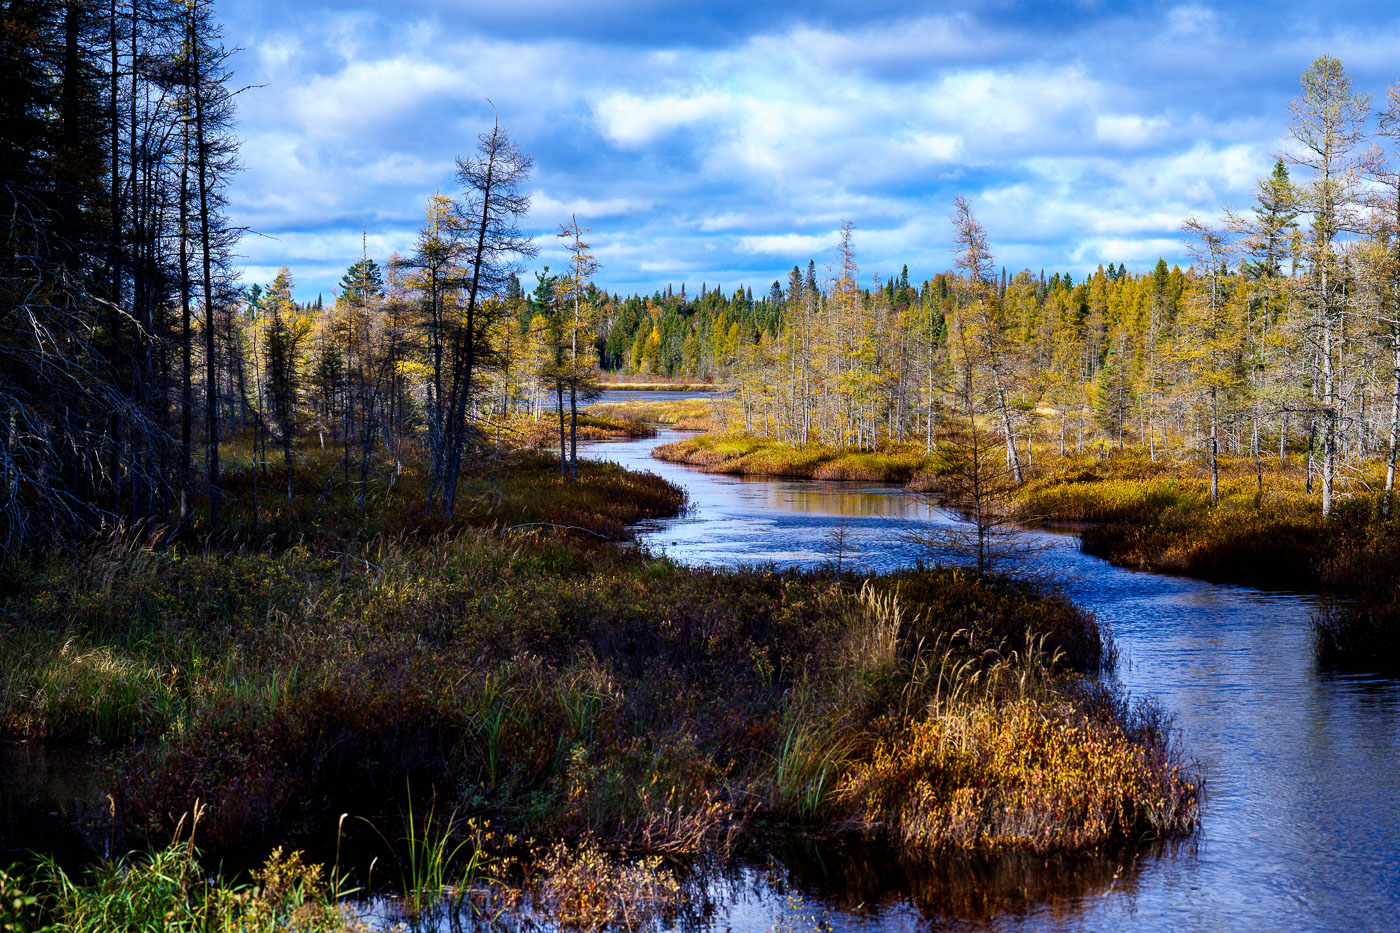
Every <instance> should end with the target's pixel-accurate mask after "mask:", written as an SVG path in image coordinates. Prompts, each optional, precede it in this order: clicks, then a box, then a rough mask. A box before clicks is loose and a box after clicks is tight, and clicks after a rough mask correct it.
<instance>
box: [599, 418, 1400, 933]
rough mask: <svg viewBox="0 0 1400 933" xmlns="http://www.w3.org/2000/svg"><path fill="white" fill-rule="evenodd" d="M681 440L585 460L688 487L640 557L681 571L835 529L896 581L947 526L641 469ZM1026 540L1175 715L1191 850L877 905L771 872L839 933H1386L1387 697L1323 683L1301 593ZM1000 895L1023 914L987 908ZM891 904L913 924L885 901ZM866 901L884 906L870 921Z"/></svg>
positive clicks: (1399, 861) (1398, 806) (888, 503)
mask: <svg viewBox="0 0 1400 933" xmlns="http://www.w3.org/2000/svg"><path fill="white" fill-rule="evenodd" d="M678 436H680V435H676V434H673V433H671V432H663V435H662V436H661V437H660V438H658V439H656V440H644V441H637V442H624V443H616V444H599V445H595V446H593V447H592V448H590V450H589V455H590V456H596V457H602V458H606V459H610V460H615V461H617V462H620V463H622V464H624V465H626V466H629V467H633V468H637V469H649V470H652V471H654V472H658V473H660V474H662V475H663V476H665V477H667V478H668V479H671V480H672V481H674V482H677V483H679V484H680V485H683V486H685V487H686V488H687V490H688V492H689V495H690V498H691V501H692V503H693V508H692V509H691V511H690V512H689V513H688V514H687V515H685V516H684V517H682V518H679V519H675V520H670V521H664V522H656V523H653V524H651V525H649V526H648V527H646V528H645V529H644V533H643V540H644V542H646V543H647V544H648V545H649V546H650V547H652V548H654V549H655V550H657V551H661V552H664V553H666V554H668V555H670V556H671V557H673V558H675V559H676V560H679V561H682V562H684V563H692V564H718V565H734V564H741V563H752V562H772V563H775V564H779V565H795V566H814V565H817V564H821V563H824V562H827V561H829V560H831V559H832V542H833V539H834V537H835V536H836V535H835V533H836V531H837V530H838V529H839V530H840V532H841V537H843V538H844V542H843V545H842V547H843V551H844V553H843V558H844V560H845V561H847V562H849V563H851V564H855V565H859V566H863V567H868V568H870V569H872V570H884V569H892V568H895V567H899V566H902V565H905V564H907V563H908V562H909V560H910V552H909V549H908V547H907V546H906V545H905V543H904V542H903V541H902V535H901V531H902V530H907V529H908V528H909V527H910V526H916V527H920V526H921V527H924V528H929V527H936V526H946V525H947V524H949V523H951V522H952V521H953V519H952V518H950V517H949V516H947V515H946V514H944V513H942V512H940V511H938V510H936V509H933V510H931V509H929V508H928V506H927V505H926V504H925V503H924V502H922V501H921V500H919V499H918V498H917V497H913V496H909V495H907V494H905V493H903V492H902V491H900V490H897V489H891V488H887V487H879V486H869V485H858V486H857V485H845V484H839V483H802V482H794V481H791V480H762V479H748V480H744V479H738V478H734V477H723V476H714V475H709V474H704V473H700V472H698V471H696V470H692V469H689V468H686V467H681V466H677V465H673V464H666V463H662V462H660V461H656V460H653V459H651V457H650V451H651V449H652V447H654V446H655V445H656V444H657V443H664V442H666V441H668V440H671V439H674V438H675V437H678ZM1036 536H1037V541H1038V542H1039V543H1041V544H1042V545H1043V547H1044V550H1043V552H1042V555H1041V558H1042V560H1043V561H1044V562H1045V563H1046V564H1048V565H1049V566H1050V567H1051V568H1052V570H1053V572H1054V575H1055V577H1056V578H1057V580H1058V581H1059V582H1060V585H1061V586H1062V588H1063V589H1064V590H1065V591H1066V593H1067V594H1068V595H1069V596H1070V597H1071V598H1073V599H1074V600H1075V601H1076V602H1078V603H1080V604H1081V605H1083V606H1085V607H1086V608H1088V609H1090V610H1091V611H1093V612H1094V613H1096V614H1097V615H1098V616H1099V617H1100V618H1101V619H1103V620H1105V621H1106V622H1108V624H1109V626H1110V627H1111V629H1112V630H1113V632H1114V634H1115V636H1116V638H1117V641H1118V644H1119V648H1120V651H1121V659H1120V663H1119V671H1118V675H1119V677H1120V678H1121V679H1122V680H1123V682H1124V683H1125V685H1126V686H1127V687H1128V688H1129V689H1130V690H1131V691H1132V692H1133V693H1134V694H1136V695H1138V696H1144V697H1151V698H1154V699H1156V700H1158V701H1160V702H1161V703H1162V704H1163V705H1164V706H1165V707H1166V709H1167V710H1169V711H1170V712H1171V713H1172V714H1173V715H1174V717H1175V724H1176V726H1177V728H1178V729H1179V730H1180V732H1181V735H1182V739H1183V741H1184V743H1185V747H1186V748H1187V750H1188V752H1189V753H1190V754H1191V755H1193V756H1195V757H1196V758H1197V759H1198V760H1199V762H1200V764H1201V767H1202V770H1203V772H1204V774H1205V778H1206V783H1207V798H1206V801H1205V804H1204V808H1203V812H1202V821H1203V832H1202V834H1201V837H1200V839H1199V840H1198V841H1197V843H1196V844H1194V845H1192V846H1191V847H1189V848H1186V849H1182V850H1175V851H1167V852H1160V853H1154V854H1150V855H1146V856H1143V857H1141V858H1140V859H1138V860H1137V861H1136V862H1135V863H1134V865H1133V867H1132V870H1131V872H1130V873H1129V874H1128V875H1123V874H1122V873H1120V874H1119V875H1118V877H1117V878H1116V879H1115V878H1114V876H1113V874H1112V873H1109V874H1107V875H1105V874H1104V872H1106V871H1107V868H1106V866H1102V865H1101V866H1098V867H1094V866H1093V865H1088V866H1085V867H1084V868H1082V869H1081V872H1080V874H1079V875H1076V876H1072V877H1074V878H1076V879H1077V880H1076V881H1074V882H1073V883H1070V882H1067V881H1066V878H1067V877H1071V876H1069V875H1067V874H1066V873H1065V872H1063V871H1058V870H1051V869H1050V866H1049V865H1048V864H1047V865H1045V866H1044V869H1043V870H1042V871H1041V872H1040V873H1036V872H1033V871H1030V870H1029V869H1028V868H1027V865H1028V864H1029V863H1028V862H1027V861H1026V859H1025V858H1024V857H1022V856H1008V857H1007V860H1006V861H1004V862H1000V865H1001V867H1000V868H993V869H988V870H987V871H983V872H982V873H980V874H979V873H978V871H977V870H976V869H975V868H973V867H972V866H971V865H961V866H959V867H958V871H957V872H955V873H954V875H957V874H959V873H960V874H961V875H962V876H963V877H964V878H966V879H968V883H967V884H965V885H964V886H963V887H964V889H965V890H963V891H961V893H959V892H958V891H955V890H951V889H950V890H940V889H937V888H936V886H934V887H921V886H920V884H921V883H920V882H918V881H917V880H916V876H914V875H911V874H909V873H907V872H906V871H905V870H904V868H903V867H902V866H892V865H891V864H889V863H880V864H879V865H877V866H875V867H872V868H871V869H870V870H871V871H875V872H877V873H878V872H884V873H885V874H884V875H882V876H881V877H885V876H888V877H890V878H891V879H893V880H891V881H890V882H889V884H890V891H889V893H888V896H886V895H881V896H879V897H876V896H875V895H874V894H873V893H871V896H870V898H869V899H868V900H866V901H861V900H859V899H857V900H856V901H854V902H853V901H851V900H850V898H849V897H848V896H847V892H848V891H849V890H850V889H851V887H852V886H851V885H850V884H848V883H847V881H844V880H843V881H839V882H837V881H831V882H830V883H828V878H827V876H826V875H824V874H821V873H817V874H810V873H804V872H803V871H802V870H800V868H799V867H798V863H795V862H793V863H786V862H785V863H784V864H787V865H788V869H789V876H790V879H791V881H792V883H793V884H794V885H795V886H796V887H798V888H800V889H801V890H802V892H803V896H804V897H805V898H806V899H807V900H808V901H809V902H811V903H816V904H819V905H820V906H821V907H822V909H824V910H827V911H829V912H831V914H832V916H833V917H834V918H835V919H834V920H833V923H834V924H835V925H836V926H837V927H849V928H852V929H856V928H872V926H873V927H878V928H881V929H885V928H889V929H903V928H927V927H928V926H933V927H935V928H940V929H941V928H958V927H959V925H962V926H967V925H971V926H972V927H974V928H978V929H995V930H1047V929H1055V930H1059V929H1093V930H1101V929H1116V928H1128V927H1131V928H1133V929H1149V930H1177V929H1200V928H1210V929H1212V930H1214V931H1227V930H1261V929H1317V930H1333V929H1335V930H1389V929H1394V928H1395V926H1396V917H1397V916H1398V915H1400V683H1397V681H1396V680H1394V679H1391V678H1381V677H1374V676H1357V675H1353V674H1342V673H1336V672H1329V671H1319V670H1318V669H1317V668H1316V666H1315V664H1314V662H1313V660H1312V652H1311V642H1310V637H1311V636H1310V629H1309V624H1308V612H1309V610H1310V609H1311V607H1312V600H1311V599H1309V598H1308V597H1306V596H1300V595H1298V594H1289V593H1276V592H1261V591H1258V590H1252V589H1248V588H1245V587H1235V586H1222V585H1215V584H1209V583H1204V582H1201V581H1197V580H1190V579H1186V578H1180V577H1170V576H1163V575H1158V574H1145V573H1134V572H1130V571H1126V570H1121V569H1117V568H1113V567H1110V566H1109V565H1107V564H1105V563H1104V562H1103V561H1100V560H1097V559H1095V558H1093V557H1089V556H1088V555H1085V554H1083V553H1081V552H1080V551H1079V550H1078V548H1077V547H1076V546H1075V541H1074V539H1073V537H1072V536H1070V535H1064V534H1054V533H1051V532H1037V533H1036ZM998 861H999V860H995V859H993V860H992V861H991V862H990V863H989V864H996V863H998ZM1031 861H1032V862H1033V860H1031ZM857 870H858V867H853V868H851V869H850V870H849V871H857ZM838 871H842V872H846V871H847V869H844V868H842V869H838ZM999 873H1000V874H999ZM950 877H952V876H951V875H950ZM998 878H1008V879H1012V881H1011V882H1008V883H1006V884H1001V882H999V881H997V880H996V879H998ZM1015 879H1019V882H1017V881H1016V880H1015ZM1016 883H1019V884H1020V885H1021V889H1022V891H1023V892H1024V893H1023V896H1022V898H1021V901H1020V902H1019V903H1017V902H1015V901H1014V899H1007V898H1005V897H1001V896H998V895H997V894H996V893H995V892H996V891H997V890H1009V889H1013V888H1014V887H1015V884H1016ZM954 887H955V886H954ZM983 890H985V891H986V892H988V893H987V894H986V897H987V898H988V899H987V901H986V903H987V905H988V907H987V909H985V910H983V909H980V908H979V906H978V904H979V903H980V902H979V901H978V897H980V896H981V895H979V894H978V893H977V892H978V891H983ZM867 893H870V892H867ZM901 897H902V898H903V899H904V904H905V905H906V908H907V910H912V911H913V913H912V914H910V913H907V912H901V911H900V909H897V908H896V907H893V906H890V905H891V904H892V903H894V902H898V901H899V899H900V898H901ZM891 898H893V901H892V900H891ZM960 898H961V899H960ZM855 904H865V905H867V906H865V907H862V908H860V909H857V908H856V906H855ZM930 904H943V905H947V909H944V910H942V911H941V912H940V911H939V910H932V911H930V910H929V909H928V905H930ZM869 905H880V906H878V907H877V908H875V912H874V914H871V912H870V907H869ZM728 922H729V924H730V925H731V926H732V928H733V929H736V930H737V929H755V930H756V929H760V928H762V929H767V928H768V927H761V926H753V925H745V924H743V923H736V922H735V920H734V918H733V917H731V918H730V920H729V921H728Z"/></svg>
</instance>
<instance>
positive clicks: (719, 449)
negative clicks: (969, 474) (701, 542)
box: [652, 433, 937, 488]
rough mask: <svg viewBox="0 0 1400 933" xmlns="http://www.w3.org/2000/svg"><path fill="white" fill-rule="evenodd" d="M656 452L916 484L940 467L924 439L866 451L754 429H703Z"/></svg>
mask: <svg viewBox="0 0 1400 933" xmlns="http://www.w3.org/2000/svg"><path fill="white" fill-rule="evenodd" d="M652 456H654V457H656V458H657V459H658V460H666V461H668V462H670V463H683V464H686V465H688V466H695V467H699V468H701V469H702V470H707V471H709V472H712V473H728V474H731V475H736V476H784V477H789V478H795V479H834V480H861V481H863V482H869V483H899V484H908V485H911V486H912V487H913V488H919V486H920V484H921V482H922V481H924V480H926V479H928V478H929V477H931V476H932V475H933V474H934V473H935V472H936V470H937V458H936V455H930V454H928V453H927V452H926V451H925V450H924V446H923V445H922V444H902V445H888V446H886V447H884V448H882V449H880V450H878V451H863V450H855V449H853V448H838V447H831V446H828V445H824V444H806V445H801V446H799V445H794V444H786V443H783V442H781V441H775V440H771V439H769V438H765V437H759V436H756V435H749V434H718V433H712V434H702V435H699V436H697V437H691V438H686V439H685V440H681V441H675V442H673V443H670V444H663V445H661V446H659V447H657V448H656V449H655V450H654V451H653V452H652Z"/></svg>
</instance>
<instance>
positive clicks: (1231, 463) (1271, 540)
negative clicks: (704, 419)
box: [654, 433, 1400, 670]
mask: <svg viewBox="0 0 1400 933" xmlns="http://www.w3.org/2000/svg"><path fill="white" fill-rule="evenodd" d="M654 455H655V456H656V457H657V458H659V459H662V460H666V461H669V462H673V463H683V464H687V465H690V466H696V467H699V468H701V469H704V470H707V471H711V472H717V473H728V474H735V475H749V476H760V475H767V476H783V477H796V478H804V479H833V480H861V481H864V482H879V483H896V484H901V485H905V486H907V487H909V488H910V489H911V490H914V491H920V492H926V493H928V494H930V495H932V496H934V497H935V498H937V497H938V495H939V489H940V479H939V477H940V471H941V469H942V461H941V459H940V457H939V455H938V453H937V452H936V451H935V453H933V454H931V455H930V454H926V453H925V452H924V448H923V446H922V445H920V444H904V445H897V444H890V445H885V446H883V447H882V448H881V449H879V450H876V451H857V450H851V449H839V448H834V447H828V446H823V445H816V444H813V445H807V446H801V447H799V446H794V445H791V444H784V443H780V442H777V441H773V440H770V439H766V438H760V437H754V436H748V435H725V434H718V433H711V434H706V435H701V436H697V437H693V438H687V439H685V440H681V441H677V442H673V443H670V444H666V445H662V446H660V447H658V448H657V449H656V451H655V453H654ZM1261 466H1262V467H1263V469H1261V470H1260V472H1259V473H1256V464H1255V463H1254V461H1253V459H1252V458H1246V457H1223V458H1221V479H1220V501H1219V502H1218V503H1216V504H1212V502H1211V498H1210V482H1209V476H1208V474H1207V472H1206V470H1205V468H1204V464H1202V463H1199V462H1195V461H1167V460H1153V459H1152V458H1150V457H1149V456H1148V455H1147V452H1146V451H1140V450H1132V449H1129V450H1125V451H1111V452H1109V453H1108V455H1107V456H1097V455H1096V456H1078V457H1074V456H1069V457H1066V456H1059V455H1057V454H1055V453H1053V452H1051V451H1044V450H1037V451H1036V457H1035V458H1034V461H1033V464H1032V465H1030V466H1028V467H1027V474H1028V479H1027V482H1026V483H1025V484H1024V485H1022V486H1021V487H1019V488H1017V489H1015V490H1014V491H1012V492H1010V493H1009V494H1008V496H1007V497H1006V507H1007V508H1009V509H1010V514H1011V517H1012V518H1014V519H1016V520H1019V521H1022V522H1028V523H1047V522H1048V523H1055V522H1072V523H1076V524H1078V525H1080V526H1081V533H1080V537H1081V543H1082V546H1083V548H1084V550H1085V551H1086V552H1088V553H1090V554H1093V555H1095V556H1097V557H1102V558H1104V559H1105V560H1108V561H1110V562H1112V563H1114V564H1117V565H1119V566H1125V567H1131V568H1134V569H1139V570H1151V571H1155V572H1160V573H1174V574H1182V575H1186V576H1194V577H1199V578H1201V579H1205V580H1211V581H1213V582H1220V583H1239V584H1245V585H1250V586H1261V587H1266V588H1276V589H1290V590H1308V591H1318V592H1340V593H1344V594H1351V595H1354V594H1357V593H1360V594H1362V596H1363V598H1361V599H1356V600H1353V599H1349V598H1348V599H1344V600H1340V601H1338V602H1336V603H1335V604H1332V605H1329V607H1328V609H1327V611H1326V613H1324V614H1323V615H1322V616H1320V617H1319V620H1318V626H1317V635H1318V652H1319V656H1320V657H1321V658H1323V659H1324V660H1325V661H1326V662H1327V663H1329V664H1333V665H1337V666H1344V667H1356V668H1360V669H1368V670H1400V520H1397V517H1396V516H1395V515H1391V516H1387V515H1386V514H1385V513H1384V510H1383V508H1382V504H1381V502H1380V500H1379V499H1378V497H1376V496H1375V495H1374V494H1371V493H1369V492H1367V491H1366V490H1367V489H1368V488H1373V487H1374V486H1375V485H1376V484H1375V483H1372V482H1369V481H1368V479H1369V478H1368V477H1365V476H1360V475H1358V476H1357V477H1353V480H1354V482H1353V484H1352V487H1351V488H1350V489H1349V490H1348V493H1347V495H1346V497H1344V498H1342V499H1341V501H1339V503H1338V505H1337V507H1336V509H1335V510H1334V512H1333V514H1332V515H1331V516H1329V517H1328V518H1326V519H1324V518H1323V516H1322V509H1321V502H1320V499H1319V497H1318V496H1317V495H1316V494H1312V495H1309V494H1308V493H1307V492H1306V489H1305V484H1306V479H1307V476H1306V472H1305V470H1304V469H1303V468H1302V467H1301V466H1300V465H1298V464H1295V463H1292V462H1291V461H1284V462H1283V463H1280V462H1278V461H1277V460H1274V459H1272V458H1271V459H1270V460H1269V461H1266V462H1264V463H1263V464H1261ZM1261 474H1262V476H1261ZM1261 480H1262V483H1261ZM1261 485H1262V487H1263V488H1262V491H1261V489H1260V486H1261Z"/></svg>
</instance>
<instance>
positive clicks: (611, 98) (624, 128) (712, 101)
mask: <svg viewBox="0 0 1400 933" xmlns="http://www.w3.org/2000/svg"><path fill="white" fill-rule="evenodd" d="M730 107H731V102H730V101H729V99H728V98H726V97H724V96H722V95H718V94H700V95H696V96H691V97H678V96H674V95H665V96H661V97H640V96H638V95H635V94H629V93H617V94H609V95H608V96H607V97H604V98H603V99H602V100H600V101H598V103H597V104H595V105H594V108H593V116H594V119H595V120H596V121H597V123H598V128H599V129H600V130H601V131H602V133H603V135H604V136H606V137H607V138H608V139H610V140H612V141H613V142H615V143H617V144H619V145H622V146H639V145H642V144H644V143H649V142H652V141H653V140H655V139H657V138H658V137H660V136H664V135H666V134H668V133H671V132H673V131H675V130H677V129H680V128H681V127H683V126H688V125H690V124H693V123H700V122H702V121H706V120H709V119H712V118H714V117H717V116H719V115H720V114H722V113H724V112H725V111H726V110H727V109H729V108H730Z"/></svg>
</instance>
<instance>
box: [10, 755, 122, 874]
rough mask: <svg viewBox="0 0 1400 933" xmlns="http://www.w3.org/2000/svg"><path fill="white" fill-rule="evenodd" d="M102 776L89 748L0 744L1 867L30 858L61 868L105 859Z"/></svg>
mask: <svg viewBox="0 0 1400 933" xmlns="http://www.w3.org/2000/svg"><path fill="white" fill-rule="evenodd" d="M101 771H102V769H101V766H100V758H99V752H98V750H97V749H94V748H93V747H92V746H89V745H70V746H62V745H60V746H45V745H31V744H28V743H24V742H0V867H3V866H5V865H7V864H8V863H9V861H10V860H11V859H12V858H18V857H20V856H22V855H27V854H29V853H31V852H42V853H45V854H49V855H52V856H54V858H56V859H57V860H58V861H59V862H61V863H63V864H78V863H80V862H82V861H84V860H86V859H87V858H89V857H91V856H93V855H102V854H105V853H103V852H101V851H98V848H99V845H100V843H99V840H100V839H101V837H102V833H101V831H100V829H101V826H102V823H103V820H102V814H103V809H102V807H103V804H104V803H105V798H104V796H103V793H102V787H101V782H100V775H101Z"/></svg>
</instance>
